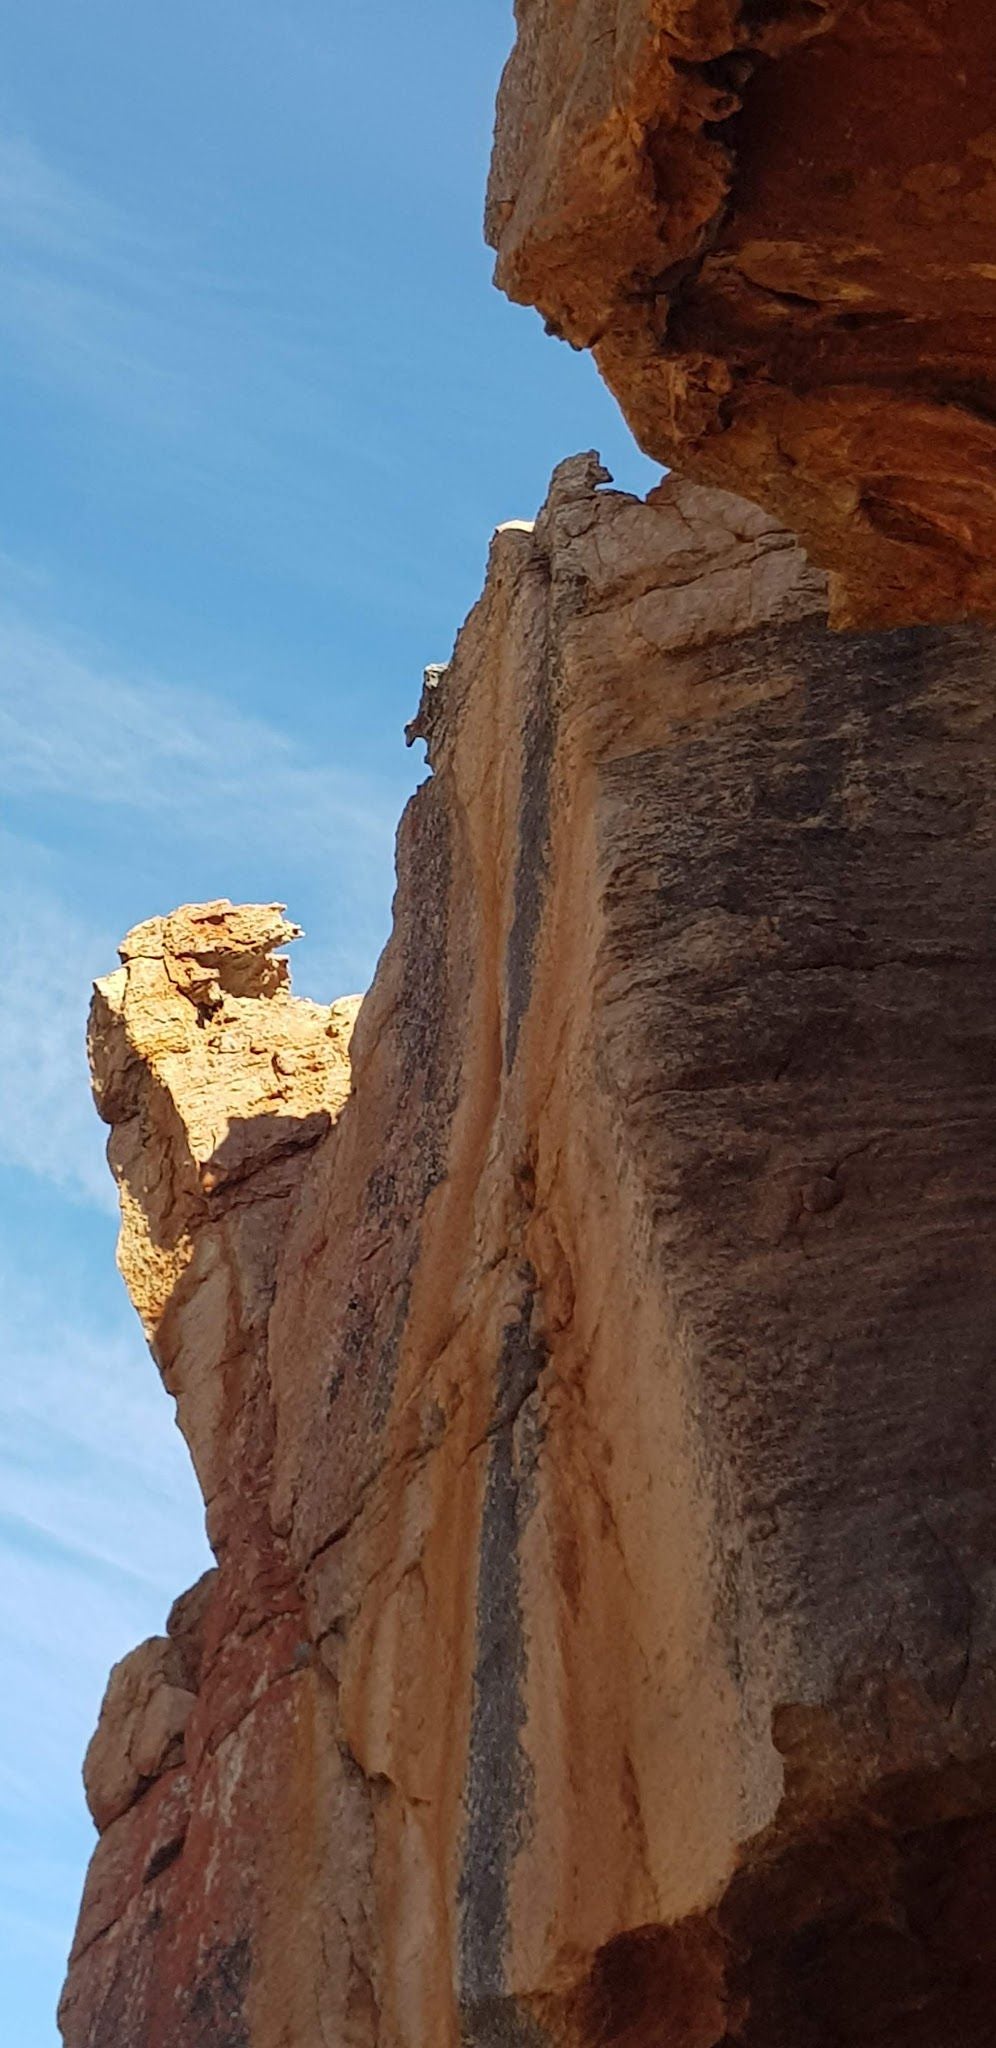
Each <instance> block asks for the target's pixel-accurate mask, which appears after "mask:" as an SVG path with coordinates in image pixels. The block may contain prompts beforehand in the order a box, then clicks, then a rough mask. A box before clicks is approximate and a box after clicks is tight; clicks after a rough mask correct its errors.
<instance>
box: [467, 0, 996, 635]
mask: <svg viewBox="0 0 996 2048" xmlns="http://www.w3.org/2000/svg"><path fill="white" fill-rule="evenodd" d="M516 14H517V18H518V42H517V45H516V49H515V52H514V55H513V57H512V59H511V61H510V64H509V66H508V70H507V72H506V76H505V81H504V84H503V87H502V93H501V99H500V103H499V118H498V130H497V138H496V149H495V157H494V164H493V169H492V176H491V186H490V193H489V200H488V212H487V231H488V235H489V238H490V240H491V241H492V243H493V244H494V246H495V248H496V250H497V253H498V266H497V277H498V281H499V283H500V284H501V285H502V287H503V288H504V290H505V291H506V292H508V293H509V294H510V296H511V297H512V298H514V299H518V300H521V301H523V302H525V303H526V304H529V305H534V306H536V307H538V308H539V309H540V311H541V312H542V313H543V314H544V316H545V318H546V320H547V322H548V324H549V326H550V327H551V329H552V330H553V331H554V332H556V333H558V334H560V335H562V336H563V337H565V338H566V339H567V340H568V341H570V342H572V343H573V344H574V345H575V346H576V347H583V348H591V349H593V350H594V353H595V358H596V360H597V362H598V365H599V368H600V369H601V371H602V373H603V375H604V377H605V378H606V380H607V382H608V384H609V386H610V387H611V389H612V390H613V391H614V393H615V394H616V396H617V398H618V399H619V402H620V404H621V406H622V408H623V411H624V412H625V414H626V417H627V419H628V421H629V422H630V425H631V426H632V428H633V430H634V432H635V434H636V436H637V439H638V440H639V441H640V443H641V445H642V446H643V447H644V448H645V449H646V450H647V452H648V453H649V454H650V455H652V456H654V457H656V458H657V459H659V460H660V461H662V462H665V463H671V462H674V463H676V464H677V465H678V466H679V467H680V468H681V469H682V471H683V472H685V473H686V474H690V475H693V476H696V477H698V478H699V479H701V480H705V481H710V482H712V483H716V484H720V485H722V486H723V487H724V488H726V489H730V490H739V491H743V492H744V493H745V494H746V495H747V496H749V497H751V498H756V499H757V500H758V501H759V502H760V503H762V504H764V505H766V506H769V507H770V508H771V509H772V510H773V511H774V512H776V514H777V515H778V516H779V517H780V518H781V519H783V520H784V521H785V522H786V524H787V525H789V526H790V527H791V528H792V529H793V531H795V532H798V533H799V534H800V535H801V536H802V537H803V540H804V542H805V543H806V544H807V545H808V547H809V549H810V553H811V554H812V557H813V559H814V560H816V561H819V562H821V563H822V564H824V565H825V566H826V567H827V568H828V569H830V570H831V571H832V572H833V578H832V597H833V610H834V615H835V616H836V618H837V619H838V621H839V622H840V623H843V624H867V625H883V624H891V623H899V624H908V623H923V622H924V621H927V620H944V619H955V618H961V617H965V616H976V617H985V618H988V619H990V620H992V619H994V618H996V567H994V564H996V485H994V478H996V262H994V260H993V245H994V240H996V14H994V12H993V9H992V7H991V6H990V4H989V0H695V4H692V0H567V4H565V0H517V6H516Z"/></svg>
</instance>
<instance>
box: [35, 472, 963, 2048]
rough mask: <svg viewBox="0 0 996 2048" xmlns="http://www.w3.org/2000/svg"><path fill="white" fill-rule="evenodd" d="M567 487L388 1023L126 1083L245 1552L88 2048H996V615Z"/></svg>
mask: <svg viewBox="0 0 996 2048" xmlns="http://www.w3.org/2000/svg"><path fill="white" fill-rule="evenodd" d="M602 481H603V473H602V472H601V471H600V470H599V468H598V465H597V462H596V460H595V458H593V457H582V458H576V459H575V460H573V461H572V462H569V463H567V464H565V465H563V466H562V467H561V469H560V470H559V471H558V472H557V475H556V477H555V479H554V483H553V486H552V488H551V493H550V497H549V500H548V502H547V505H546V506H545V508H544V510H543V512H542V514H541V516H540V518H539V520H538V522H537V524H536V527H535V529H534V530H531V529H529V528H526V527H523V526H521V525H520V526H517V527H513V528H508V529H504V530H501V531H499V533H498V534H496V536H495V539H494V542H493V545H492V551H491V558H490V563H489V569H488V577H487V584H486V588H485V591H484V595H483V597H482V599H481V601H480V603H479V604H478V606H477V607H476V608H475V610H474V612H473V613H472V614H471V617H470V619H469V620H468V622H467V624H466V626H465V627H464V629H463V632H462V633H461V635H460V637H459V639H458V642H457V646H456V649H455V652H454V656H453V659H452V662H451V663H450V665H449V667H448V669H447V670H446V671H445V672H442V673H440V672H438V671H437V672H433V673H432V674H431V675H430V677H429V686H428V687H427V689H426V691H425V695H424V698H423V704H422V707H421V710H420V712H419V714H418V716H417V718H416V720H415V721H414V725H413V728H412V736H413V737H417V736H419V735H421V736H422V737H423V738H424V739H425V741H426V744H427V748H428V755H429V761H430V765H431V770H432V772H431V775H430V777H429V779H428V780H427V781H425V782H424V783H423V785H422V787H421V789H420V790H419V791H418V793H417V795H416V796H415V798H414V799H413V800H412V803H411V804H410V806H409V808H408V810H407V812H406V814H405V818H404V821H403V824H402V827H401V832H400V837H399V846H398V894H397V898H396V904H395V914H394V927H393V931H392V935H391V938H390V941H389V943H388V946H387V949H386V951H385V953H384V956H383V959H382V961H381V964H380V967H379V969H378V972H377V976H376V979H375V982H374V985H373V988H372V990H371V992H370V994H369V995H368V996H367V998H366V999H365V1001H364V1004H363V1007H362V1009H361V1010H360V1012H359V1015H358V1017H357V1019H356V1025H355V1032H354V1033H353V1037H352V1043H351V1047H350V1049H349V1060H350V1062H351V1075H349V1074H347V1052H346V1047H347V1040H348V1036H349V1024H350V1022H351V1021H352V1016H353V1012H354V1010H355V1005H354V1006H349V1007H346V1008H343V1007H341V1006H337V1007H335V1008H334V1009H333V1010H331V1011H329V1010H325V1009H322V1008H321V1006H318V1005H313V1004H308V1003H300V1002H298V1001H296V1000H295V999H294V998H293V997H292V996H291V995H290V993H289V991H288V988H287V985H286V979H285V975H284V972H283V970H282V969H280V968H278V967H276V966H275V965H274V963H273V947H274V946H275V945H278V944H280V943H281V942H282V940H283V938H284V937H286V936H289V935H290V932H289V929H288V927H287V926H286V925H285V924H284V923H283V921H282V919H281V917H280V915H279V913H278V912H276V911H274V910H273V909H263V910H260V909H258V908H257V909H253V908H249V909H244V910H240V911H234V910H232V908H231V906H228V905H211V906H206V907H204V908H201V909H199V910H187V911H184V912H182V913H178V914H177V916H176V917H175V918H174V919H167V920H165V921H164V920H158V919H157V920H154V921H153V922H152V923H151V924H150V925H148V926H143V927H141V928H140V930H139V932H138V933H137V934H132V935H131V937H130V938H129V940H128V941H127V942H126V945H125V948H124V949H123V963H124V964H123V965H122V967H121V968H120V969H119V970H118V972H117V973H115V974H113V975H111V976H110V977H109V979H108V980H107V981H106V982H104V983H101V984H100V985H99V986H98V991H97V994H96V997H95V1005H94V1022H93V1031H92V1057H93V1065H94V1078H95V1088H96V1094H97V1100H98V1104H99V1106H100V1108H101V1111H102V1113H103V1114H104V1116H105V1117H106V1118H107V1119H108V1121H109V1122H110V1124H111V1127H112V1129H111V1139H110V1155H111V1161H112V1165H113V1167H114V1171H115V1174H116V1177H117V1180H118V1183H119V1187H120V1191H121V1200H122V1252H121V1261H122V1268H123V1270H124V1272H125V1276H126V1278H127V1280H128V1284H129V1287H130V1288H131V1290H132V1293H133V1297H134V1298H135V1301H136V1305H137V1307H138V1308H139V1311H140V1313H141V1314H142V1317H143V1320H144V1323H145V1327H146V1329H147V1331H148V1333H149V1336H150V1340H151V1342H152V1346H153V1350H154V1352H155V1355H156V1357H157V1360H158V1362H159V1365H160V1368H161V1370H162V1372H163V1376H164V1378H165V1381H166V1384H167V1386H168V1388H169V1389H170V1391H171V1392H172V1393H174V1394H175V1395H176V1398H177V1403H178V1415H179V1421H180V1424H181V1427H182V1428H183V1429H184V1431H185V1434H186V1436H187V1439H188V1442H189V1443H190V1447H191V1452H192V1456H193V1458H194V1462H195V1465H196V1467H197V1470H198V1473H199V1475H200V1478H201V1482H202V1485H203V1488H204V1492H205V1497H206V1499H207V1502H208V1516H209V1528H210V1531H211V1536H212V1541H213V1544H214V1547H215V1551H216V1554H217V1558H218V1568H217V1572H216V1573H214V1574H211V1575H209V1577H208V1579H207V1581H205V1582H202V1584H201V1586H200V1587H199V1588H197V1589H195V1592H194V1593H193V1594H192V1595H190V1596H187V1597H186V1598H185V1599H184V1600H183V1601H182V1602H181V1603H179V1606H178V1609H176V1610H174V1614H173V1616H172V1617H171V1619H170V1624H169V1627H168V1632H167V1637H166V1639H157V1640H156V1641H155V1642H154V1643H153V1644H151V1645H146V1646H145V1647H144V1649H143V1650H141V1651H139V1652H137V1653H135V1656H134V1657H133V1658H130V1659H126V1660H125V1663H124V1665H123V1666H121V1667H119V1669H118V1672H117V1673H116V1674H115V1675H114V1677H113V1679H112V1682H111V1687H110V1689H109V1693H108V1698H107V1702H106V1704H105V1709H104V1714H103V1717H102V1722H101V1729H100V1731H99V1733H98V1736H97V1738H96V1739H95V1747H94V1749H93V1750H92V1751H91V1758H90V1763H89V1765H88V1780H89V1783H90V1787H91V1796H92V1798H93V1805H94V1812H95V1816H96V1818H97V1820H98V1822H99V1823H100V1824H101V1826H102V1827H103V1833H102V1835H101V1839H100V1843H99V1845H98V1848H97V1850H96V1853H95V1856H94V1861H93V1865H92V1867H91V1872H90V1877H89V1880H88V1885H87V1890H86V1895H85V1898H84V1902H83V1908H82V1915H81V1920H80V1926H79V1930H78V1934H77V1940H76V1945H75V1948H74V1953H73V1958H72V1962H71V1967H70V1974H69V1981H68V1985H67V1990H66V1993H65V1997H64V2002H63V2008H62V2027H63V2032H64V2037H65V2040H66V2043H67V2048H374V2044H375V2043H376V2044H378V2048H447V2044H450V2048H456V2044H457V2043H459V2042H463V2043H467V2044H470V2048H543V2044H544V2043H558V2044H566V2048H594V2044H596V2043H597V2044H600V2048H608V2044H615V2048H658V2044H661V2048H662V2044H664V2043H666V2044H667V2048H840V2044H843V2043H851V2042H854V2043H857V2042H863V2041H866V2040H867V2041H869V2042H872V2041H874V2042H875V2043H876V2044H877V2048H985V2044H988V2043H989V2042H990V2041H991V2038H992V2019H991V2014H992V2003H993V1991H994V1988H996V1941H994V1934H993V1925H994V1919H993V1908H994V1904H996V1763H994V1756H996V1749H994V1734H996V1683H994V1682H996V1637H994V1627H996V1608H994V1594H996V1576H994V1571H993V1564H992V1559H993V1555H994V1536H996V1526H994V1525H996V1507H994V1497H993V1487H992V1471H993V1456H994V1452H996V1394H994V1380H993V1374H992V1362H991V1360H992V1310H991V1297H992V1254H991V1249H990V1238H991V1228H992V1216H993V1210H994V1204H996V1151H994V1147H993V1136H994V1122H993V1113H994V1093H993V1090H994V1081H996V952H994V947H993V932H994V930H996V729H994V718H996V713H994V709H993V704H994V698H993V687H992V685H993V668H994V643H993V639H992V637H991V635H990V634H989V633H988V632H987V631H986V629H984V628H982V627H979V626H973V627H967V626H960V627H952V626H947V627H940V626H935V627H927V628H923V629H920V630H905V629H893V630H890V631H882V632H877V633H865V634H853V633H843V634H832V633H829V632H828V631H827V628H826V621H825V609H826V596H825V586H824V580H823V577H822V575H821V574H818V573H816V572H814V571H813V569H812V568H811V567H810V566H809V564H808V563H807V561H806V558H805V556H804V555H803V554H802V552H801V551H800V549H799V547H798V546H797V545H796V544H795V542H794V541H793V540H792V539H791V538H790V537H789V536H788V535H787V534H786V533H785V532H783V531H782V530H781V529H780V528H779V527H777V526H776V525H775V524H774V523H773V521H772V520H771V518H770V517H768V516H767V515H766V514H764V513H761V512H759V511H758V510H756V509H755V508H754V507H753V506H751V505H748V504H746V503H745V502H743V501H742V500H740V499H736V498H731V497H727V496H724V495H721V494H719V493H717V492H715V491H712V490H707V489H704V488H701V487H700V486H698V485H696V484H688V483H682V482H678V481H676V480H674V479H670V480H668V481H667V482H666V483H665V484H664V485H663V486H662V487H661V488H660V489H659V490H657V491H655V492H654V493H652V495H651V498H650V500H649V501H648V502H647V503H646V504H642V503H640V502H638V501H637V500H635V499H632V498H629V497H627V496H625V495H623V494H621V493H616V492H612V491H605V490H603V489H601V488H600V487H599V486H600V483H601V482H602Z"/></svg>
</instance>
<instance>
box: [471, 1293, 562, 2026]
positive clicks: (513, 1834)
mask: <svg viewBox="0 0 996 2048" xmlns="http://www.w3.org/2000/svg"><path fill="white" fill-rule="evenodd" d="M534 1283H535V1276H534V1275H532V1274H531V1273H530V1274H529V1284H528V1286H527V1290H526V1293H525V1296H524V1299H523V1302H522V1307H521V1311H520V1314H519V1317H518V1319H517V1321H516V1322H514V1323H511V1324H509V1325H508V1327H507V1328H506V1330H505V1333H504V1339H503V1343H502V1350H501V1356H500V1358H499V1363H498V1373H497V1380H496V1386H495V1398H494V1406H493V1414H494V1418H495V1424H496V1425H497V1426H496V1427H495V1431H494V1435H493V1437H492V1440H491V1451H490V1455H489V1459H488V1471H487V1478H486V1481H485V1491H484V1505H483V1510H482V1516H481V1536H480V1554H479V1563H478V1580H477V1664H476V1668H475V1671H474V1694H473V1706H472V1710H471V1732H470V1753H469V1758H468V1766H467V1786H466V1810H467V1820H466V1828H465V1833H464V1842H463V1865H462V1870H461V1876H460V1885H459V1894H458V1896H459V1906H460V1937H459V1975H460V2002H461V2010H462V2014H463V2033H464V2041H465V2042H466V2044H467V2048H537V2044H538V2043H539V2042H541V2040H542V2039H543V2036H542V2034H541V2031H540V2029H539V2027H538V2026H537V2024H536V2022H535V2021H534V2020H533V2019H532V2018H531V2016H530V2015H529V2014H528V2013H527V2012H526V2011H525V2010H523V2008H522V2007H521V2006H520V2005H519V2004H518V2002H517V2001H516V2000H515V1999H514V1997H512V1996H510V1995H509V1994H508V1992H507V1990H506V1985H505V1947H506V1942H507V1939H508V1930H509V1902H508V1880H509V1870H510V1866H511V1863H512V1861H513V1858H514V1856H515V1854H516V1851H517V1850H518V1848H519V1847H520V1846H521V1844H522V1842H523V1841H524V1840H525V1838H526V1834H527V1830H528V1825H529V1805H530V1799H531V1795H532V1769H531V1766H530V1763H529V1759H528V1757H527V1756H526V1754H525V1751H524V1750H523V1748H522V1744H521V1740H520V1737H521V1732H522V1729H523V1727H524V1725H525V1718H526V1710H525V1703H524V1700H523V1695H522V1686H523V1679H524V1676H525V1644H524V1638H523V1623H522V1605H521V1597H520V1576H519V1544H520V1542H521V1538H522V1533H523V1530H524V1528H525V1526H526V1523H527V1522H528V1519H529V1516H530V1514H531V1512H532V1508H533V1504H534V1478H535V1472H536V1462H537V1458H538V1455H539V1449H540V1444H541V1440H542V1439H541V1433H540V1432H539V1429H538V1424H537V1419H536V1416H535V1414H534V1413H533V1412H531V1411H532V1401H531V1396H532V1395H533V1394H534V1393H535V1390H536V1385H537V1382H538V1380H539V1376H540V1373H541V1372H542V1370H543V1366H544V1364H545V1362H546V1356H545V1353H544V1352H543V1350H542V1349H541V1347H540V1346H538V1345H537V1344H536V1343H535V1341H534V1339H533V1337H532V1336H531V1334H530V1318H531V1313H532V1305H533V1294H534Z"/></svg>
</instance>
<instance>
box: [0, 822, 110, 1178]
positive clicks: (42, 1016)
mask: <svg viewBox="0 0 996 2048" xmlns="http://www.w3.org/2000/svg"><path fill="white" fill-rule="evenodd" d="M26 852H27V853H30V849H25V848H23V847H21V846H20V845H19V844H18V842H17V841H16V840H14V839H12V838H11V837H10V836H8V835H4V834H0V862H2V865H3V868H4V871H5V874H6V876H7V878H8V879H7V888H8V891H9V899H8V900H9V901H10V902H11V904H12V906H13V910H14V914H13V915H12V916H11V918H10V921H9V924H8V929H7V936H6V942H5V962H4V973H5V981H6V993H5V998H4V1002H3V1004H2V1005H0V1162H2V1163H3V1164H5V1165H7V1166H15V1167H19V1168H21V1169H22V1170H24V1171H26V1172H29V1173H31V1174H34V1175H40V1176H41V1177H43V1178H44V1179H46V1180H50V1181H52V1182H54V1183H55V1185H56V1186H58V1187H62V1188H65V1189H66V1190H67V1191H69V1192H71V1193H73V1194H75V1195H77V1196H81V1197H82V1198H84V1199H85V1200H87V1201H92V1202H95V1203H97V1205H98V1206H99V1207H101V1208H104V1209H111V1208H113V1207H114V1194H113V1188H112V1185H111V1180H110V1175H109V1174H108V1171H107V1167H106V1166H105V1164H104V1160H103V1156H102V1154H103V1142H102V1137H101V1132H100V1126H99V1125H98V1123H97V1119H96V1116H95V1114H94V1110H93V1106H92V1104H91V1101H90V1089H89V1082H88V1077H87V1069H86V1055H85V1050H84V1046H85V1034H86V1012H87V1005H88V1003H89V998H90V984H91V982H92V981H93V980H94V978H95V976H96V975H97V974H99V973H102V972H104V971H105V968H106V966H107V964H108V963H109V962H111V963H112V962H113V953H112V949H111V946H110V944H109V935H108V934H106V933H102V932H101V931H100V930H99V928H98V927H97V926H96V925H95V924H92V923H90V922H89V921H88V920H86V919H83V918H81V917H79V916H74V915H73V914H72V913H71V912H70V911H69V910H68V909H66V908H65V906H64V905H63V904H62V903H60V902H59V900H58V898H57V897H56V896H55V895H54V894H52V893H51V892H50V891H48V890H46V889H45V888H44V887H40V886H38V885H36V884H35V885H33V884H31V883H30V882H29V881H27V880H26V879H25V878H24V867H25V853H26ZM18 871H19V878H18V885H17V886H14V877H15V874H17V873H18Z"/></svg>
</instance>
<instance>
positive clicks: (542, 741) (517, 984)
mask: <svg viewBox="0 0 996 2048" xmlns="http://www.w3.org/2000/svg"><path fill="white" fill-rule="evenodd" d="M555 733H556V720H555V715H554V679H553V675H552V672H551V663H550V660H549V659H547V660H544V661H543V662H542V664H541V666H540V673H539V677H538V681H537V688H536V691H535V694H534V695H533V697H532V699H531V701H530V704H529V709H528V712H527V715H526V721H525V727H524V731H523V736H522V753H523V761H522V791H521V795H520V799H519V828H518V854H517V858H516V864H515V884H514V897H513V913H512V926H511V930H510V932H509V935H508V946H507V949H506V954H505V989H506V997H507V1003H508V1013H507V1016H506V1021H505V1071H506V1073H510V1072H511V1070H512V1067H513V1066H514V1064H515V1055H516V1051H517V1049H518V1044H519V1032H520V1029H521V1026H522V1019H523V1017H524V1016H525V1013H526V1010H527V1008H528V1005H529V998H530V994H531V991H532V977H533V960H534V956H535V951H536V940H537V936H538V934H539V927H540V918H541V916H542V913H543V899H544V895H545V891H546V882H547V874H548V869H549V858H550V775H551V770H552V767H553V749H554V740H555Z"/></svg>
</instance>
